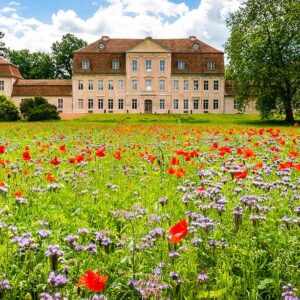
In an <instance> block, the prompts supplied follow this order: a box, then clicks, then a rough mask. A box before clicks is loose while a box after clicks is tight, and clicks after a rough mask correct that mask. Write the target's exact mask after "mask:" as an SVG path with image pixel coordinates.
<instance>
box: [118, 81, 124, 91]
mask: <svg viewBox="0 0 300 300" xmlns="http://www.w3.org/2000/svg"><path fill="white" fill-rule="evenodd" d="M118 85H119V91H123V88H124V81H123V80H119V81H118Z"/></svg>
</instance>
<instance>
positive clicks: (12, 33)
mask: <svg viewBox="0 0 300 300" xmlns="http://www.w3.org/2000/svg"><path fill="white" fill-rule="evenodd" d="M241 2H242V0H201V1H200V0H184V1H182V0H0V24H1V25H0V30H1V31H4V33H5V38H4V42H5V43H6V45H7V46H8V47H10V48H13V49H17V50H18V49H24V48H27V49H30V50H32V51H50V48H51V45H52V43H53V42H55V41H57V40H60V39H61V38H62V36H63V35H64V34H66V33H72V34H75V35H76V36H78V37H80V38H83V39H84V40H86V41H87V42H88V43H91V42H93V41H96V40H98V39H99V38H101V36H102V35H109V36H110V37H112V38H114V37H119V38H142V37H145V36H152V37H153V38H184V37H188V36H190V35H196V36H197V38H199V39H200V40H202V41H204V42H206V43H208V44H210V45H212V46H214V47H216V48H218V49H220V50H223V45H224V43H225V41H226V39H227V37H228V29H227V28H226V24H225V19H226V16H227V15H228V13H229V12H232V11H235V10H236V9H238V7H239V6H240V4H241Z"/></svg>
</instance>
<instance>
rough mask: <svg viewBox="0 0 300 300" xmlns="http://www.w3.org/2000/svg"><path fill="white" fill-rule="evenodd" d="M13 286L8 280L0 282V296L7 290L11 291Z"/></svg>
mask: <svg viewBox="0 0 300 300" xmlns="http://www.w3.org/2000/svg"><path fill="white" fill-rule="evenodd" d="M10 289H11V286H10V283H9V281H8V280H7V279H4V280H0V294H2V293H4V292H5V291H7V290H10Z"/></svg>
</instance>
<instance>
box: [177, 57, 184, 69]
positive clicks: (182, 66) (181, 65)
mask: <svg viewBox="0 0 300 300" xmlns="http://www.w3.org/2000/svg"><path fill="white" fill-rule="evenodd" d="M177 66H178V70H180V71H182V70H184V69H185V62H184V60H182V59H181V60H179V61H178V65H177Z"/></svg>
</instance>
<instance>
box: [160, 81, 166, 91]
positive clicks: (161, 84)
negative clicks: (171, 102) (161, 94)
mask: <svg viewBox="0 0 300 300" xmlns="http://www.w3.org/2000/svg"><path fill="white" fill-rule="evenodd" d="M159 90H160V91H164V90H165V81H164V80H160V81H159Z"/></svg>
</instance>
